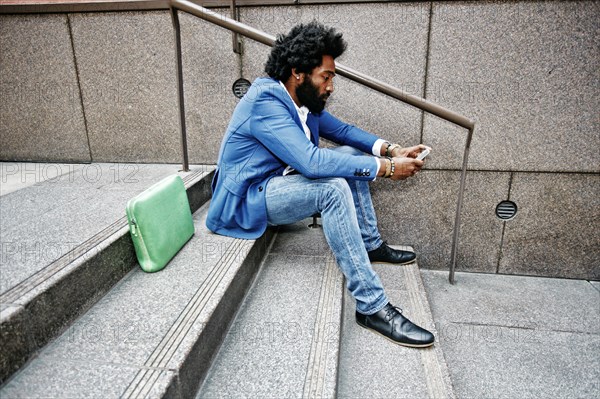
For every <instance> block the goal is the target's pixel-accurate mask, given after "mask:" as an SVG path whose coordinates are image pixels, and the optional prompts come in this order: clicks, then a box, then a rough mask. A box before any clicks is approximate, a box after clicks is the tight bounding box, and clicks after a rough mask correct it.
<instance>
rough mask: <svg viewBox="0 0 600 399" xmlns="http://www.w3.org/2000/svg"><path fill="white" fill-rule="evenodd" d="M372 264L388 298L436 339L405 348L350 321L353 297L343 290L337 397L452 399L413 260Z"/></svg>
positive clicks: (449, 381)
mask: <svg viewBox="0 0 600 399" xmlns="http://www.w3.org/2000/svg"><path fill="white" fill-rule="evenodd" d="M395 248H398V249H409V250H412V248H411V247H402V246H398V247H395ZM373 267H374V269H375V271H376V272H377V274H378V275H379V277H380V278H381V281H382V283H383V286H384V287H385V288H386V293H387V295H388V297H389V298H390V302H391V303H392V304H394V305H395V306H398V307H400V308H401V309H403V314H404V315H405V316H406V317H408V318H409V319H410V320H411V321H413V322H414V323H416V324H418V325H420V326H422V327H424V328H426V329H428V330H429V331H431V332H433V334H434V335H435V337H436V343H435V344H434V345H433V346H432V347H430V348H425V349H415V348H408V347H404V346H400V345H396V344H394V343H392V342H390V341H389V340H387V339H386V338H384V337H382V336H380V335H378V334H374V333H373V332H371V331H368V330H366V329H365V328H362V327H361V326H359V325H358V324H357V323H356V321H355V307H354V300H353V299H352V298H351V297H350V295H349V294H347V293H345V298H344V309H345V311H344V319H343V328H342V340H341V349H340V366H339V369H340V371H339V381H338V384H339V385H338V397H340V398H367V397H368V398H436V399H438V398H454V397H455V394H454V389H453V386H452V381H451V379H450V374H449V372H448V366H447V364H446V360H445V358H444V354H443V350H442V345H440V342H439V334H438V332H437V330H436V326H435V323H434V320H433V316H432V314H431V309H430V306H429V302H428V299H427V295H426V292H425V288H424V286H423V281H422V279H421V273H420V270H419V267H418V264H417V263H413V264H410V265H405V266H393V265H383V264H374V265H373ZM365 376H368V377H366V378H365ZM373 376H375V377H373Z"/></svg>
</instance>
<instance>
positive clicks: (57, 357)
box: [0, 205, 272, 398]
mask: <svg viewBox="0 0 600 399" xmlns="http://www.w3.org/2000/svg"><path fill="white" fill-rule="evenodd" d="M207 206H208V205H205V206H203V207H202V208H200V210H198V211H197V212H196V213H195V214H194V224H195V227H196V234H195V235H194V236H193V237H192V239H191V240H190V241H189V242H188V243H187V244H186V245H185V246H184V248H183V249H182V250H181V251H180V252H179V253H178V254H177V255H176V256H175V258H174V259H173V260H172V261H171V262H170V263H169V264H168V265H167V267H166V268H165V269H163V270H162V271H160V272H157V273H152V274H148V273H144V272H143V271H142V270H141V269H140V268H139V267H136V268H134V269H133V270H131V271H130V272H129V273H128V274H127V276H126V277H125V278H123V279H122V280H121V281H120V282H119V283H118V284H117V285H116V286H115V287H113V289H111V290H110V291H109V292H108V293H107V294H106V295H105V296H104V297H103V298H102V299H101V300H100V301H99V302H98V303H96V304H95V305H94V306H93V307H92V308H91V309H90V310H89V311H88V312H86V313H85V314H84V315H83V316H81V317H80V318H79V319H78V320H76V321H75V322H74V323H73V324H72V325H71V326H69V328H68V329H67V330H66V331H65V332H64V333H63V334H62V335H61V336H59V337H58V338H57V339H56V340H55V341H54V342H52V343H50V344H49V345H47V346H46V347H45V348H44V349H43V350H42V351H40V352H39V354H38V355H37V356H36V358H35V359H33V360H32V361H30V362H29V363H28V364H27V365H26V366H25V367H24V368H22V369H21V370H20V371H19V372H18V373H16V374H15V375H13V377H12V378H11V379H10V380H9V381H8V382H7V383H6V384H5V386H3V388H2V390H1V391H0V396H1V397H2V398H16V397H27V398H42V397H44V398H48V397H52V398H58V397H60V398H75V397H76V398H83V397H102V398H117V397H119V398H121V397H126V398H141V397H149V398H162V397H175V398H189V397H192V396H193V395H194V394H195V392H196V390H197V389H198V384H199V383H200V381H201V380H202V378H203V375H204V373H205V372H206V370H207V369H208V366H209V364H210V361H211V358H212V357H213V355H214V353H215V352H216V350H217V349H218V348H219V346H220V344H221V341H222V339H223V337H224V335H225V331H226V330H227V327H228V324H229V323H230V321H231V319H232V317H233V315H234V312H235V311H236V310H237V308H238V307H239V304H240V303H241V300H242V298H243V296H244V294H245V292H246V290H247V287H248V286H249V285H250V284H251V282H252V279H253V277H254V276H255V273H256V270H257V269H258V265H259V264H260V261H261V259H262V257H263V256H264V254H265V252H266V249H267V244H268V243H269V239H270V238H271V237H272V233H271V231H270V230H269V231H268V232H267V233H266V234H265V235H264V236H263V237H261V238H260V239H258V240H256V241H254V240H239V239H233V238H229V237H223V236H218V235H215V234H212V233H210V232H209V231H208V230H207V229H206V227H205V217H206V211H207Z"/></svg>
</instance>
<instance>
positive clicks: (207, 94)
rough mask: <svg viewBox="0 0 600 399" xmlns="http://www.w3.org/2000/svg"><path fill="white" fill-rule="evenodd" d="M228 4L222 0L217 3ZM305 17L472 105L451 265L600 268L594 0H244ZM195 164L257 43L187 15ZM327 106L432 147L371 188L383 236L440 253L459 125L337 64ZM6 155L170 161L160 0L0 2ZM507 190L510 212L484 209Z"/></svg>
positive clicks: (432, 89) (417, 81) (578, 272)
mask: <svg viewBox="0 0 600 399" xmlns="http://www.w3.org/2000/svg"><path fill="white" fill-rule="evenodd" d="M217 11H220V12H223V13H225V14H228V13H229V11H228V10H217ZM313 18H316V19H318V20H319V21H321V22H323V23H325V24H327V25H334V26H336V27H338V29H339V30H340V31H342V32H343V33H344V37H345V38H346V39H347V40H348V42H349V48H348V51H347V52H346V53H345V54H344V55H343V56H342V57H340V59H339V62H340V63H343V64H344V65H346V66H349V67H351V68H353V69H357V70H359V71H361V72H364V73H366V74H369V75H371V76H374V77H376V78H378V79H380V80H383V81H385V82H388V83H390V84H392V85H395V86H397V87H399V88H401V89H403V90H405V91H407V92H410V93H412V94H415V95H418V96H422V97H426V98H427V99H429V100H432V101H434V102H437V103H439V104H440V105H443V106H445V107H447V108H449V109H452V110H454V111H457V112H459V113H462V114H463V115H465V116H467V117H469V118H472V119H475V120H476V121H477V125H476V129H475V133H474V137H473V143H472V149H471V155H470V161H469V173H468V178H467V188H466V192H465V195H466V197H465V205H464V211H463V222H462V225H461V239H460V251H459V257H458V270H468V271H481V272H490V273H509V274H531V275H540V276H558V277H570V278H588V279H596V280H597V279H600V200H599V198H600V151H599V148H600V118H599V112H598V110H599V109H600V72H599V71H600V56H599V54H600V51H599V50H600V48H599V45H598V43H600V22H599V21H600V3H598V2H594V1H579V2H559V1H546V2H513V1H490V2H488V1H479V2H433V3H429V2H416V3H372V4H368V3H366V4H337V5H312V6H281V7H244V8H240V20H241V21H242V22H244V23H246V24H248V25H251V26H253V27H256V28H258V29H261V30H264V31H266V32H268V33H273V34H275V33H282V32H287V31H288V30H289V29H290V28H291V27H292V26H293V25H295V24H296V23H298V22H300V21H304V22H307V21H310V20H312V19H313ZM180 20H181V27H182V45H183V62H184V81H185V100H186V121H187V127H188V141H189V148H190V150H189V152H190V161H191V163H215V162H216V157H217V152H218V148H219V143H220V141H221V137H222V135H223V132H224V130H225V128H226V125H227V123H228V116H229V115H230V114H231V112H232V110H233V108H234V107H235V105H236V103H237V101H238V100H237V99H236V98H235V97H234V96H233V94H232V92H231V85H232V84H233V82H234V81H235V80H236V79H237V78H239V77H244V78H246V79H249V80H250V81H252V80H253V79H255V78H256V77H259V76H261V75H262V74H263V72H262V70H263V65H264V61H265V59H266V55H267V53H268V48H267V47H266V46H264V45H261V44H258V43H254V42H252V41H250V40H249V39H242V41H243V46H244V54H243V56H239V55H236V54H234V53H233V52H232V50H231V34H230V33H229V32H228V31H226V30H224V29H222V28H219V27H216V26H211V25H209V24H208V23H206V22H204V21H201V20H199V19H196V18H195V17H193V16H190V15H188V14H184V13H180ZM336 80H337V84H336V92H335V93H334V95H333V97H332V98H331V99H330V104H329V110H330V111H331V112H332V113H334V114H336V115H337V116H338V117H340V118H341V119H343V120H346V121H347V122H350V123H353V124H356V125H359V126H361V127H363V128H365V129H367V130H370V131H372V132H374V133H376V134H379V135H381V136H382V137H385V138H387V139H388V140H390V141H395V142H398V143H401V144H406V145H409V144H410V145H412V144H416V143H418V142H423V143H425V144H427V145H430V146H432V147H433V152H432V154H431V156H430V158H429V161H428V163H427V169H426V170H425V171H424V172H423V173H421V174H419V175H418V176H417V177H416V178H414V179H410V180H408V181H405V182H402V183H398V184H392V183H391V182H389V181H383V180H378V181H377V182H375V183H374V185H373V194H374V199H375V202H376V206H377V209H378V216H379V224H380V226H381V230H382V233H383V235H384V239H386V240H388V241H389V242H390V243H402V244H408V245H412V246H414V247H415V248H416V250H417V251H418V253H419V259H420V265H421V266H422V267H425V268H431V269H445V268H447V267H448V264H449V258H450V244H451V238H452V237H451V236H452V227H453V221H454V212H455V207H456V197H457V191H458V181H459V176H460V172H459V171H458V169H459V168H460V164H461V159H462V152H463V148H464V143H465V138H466V131H465V130H464V129H461V128H457V127H455V126H453V125H451V124H449V123H447V122H445V121H443V120H440V119H438V118H436V117H433V116H431V115H424V114H423V113H422V112H421V111H419V110H417V109H415V108H413V107H410V106H407V105H405V104H402V103H400V102H398V101H396V100H392V99H389V98H386V97H385V96H383V95H380V94H378V93H376V92H373V91H371V90H370V89H366V88H364V87H361V86H359V85H357V84H355V83H353V82H350V81H348V80H345V79H344V78H341V77H338V78H336ZM0 85H1V86H0V87H1V90H2V93H1V94H2V95H1V97H2V109H1V111H0V116H1V118H0V135H1V138H2V145H1V146H0V159H1V160H7V161H8V160H11V161H12V160H18V161H44V162H90V161H94V162H166V163H179V162H181V155H180V151H181V150H180V143H179V133H178V120H177V115H178V114H177V106H176V105H177V92H176V76H175V52H174V39H173V28H172V24H171V19H170V15H169V13H168V11H142V12H106V13H68V14H39V15H1V16H0ZM502 200H512V201H514V202H515V203H516V204H517V207H518V212H517V215H516V216H515V218H514V219H512V220H509V221H502V220H500V219H498V218H497V217H496V216H495V208H496V205H497V204H498V203H499V202H500V201H502Z"/></svg>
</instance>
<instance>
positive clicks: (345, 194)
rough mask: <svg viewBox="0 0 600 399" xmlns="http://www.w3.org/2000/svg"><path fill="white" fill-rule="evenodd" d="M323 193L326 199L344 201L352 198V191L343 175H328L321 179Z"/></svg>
mask: <svg viewBox="0 0 600 399" xmlns="http://www.w3.org/2000/svg"><path fill="white" fill-rule="evenodd" d="M322 183H323V185H324V188H323V193H324V194H325V197H326V199H330V200H340V201H346V200H348V199H351V198H352V191H350V186H349V185H348V182H347V181H346V179H344V178H343V177H330V178H327V179H322Z"/></svg>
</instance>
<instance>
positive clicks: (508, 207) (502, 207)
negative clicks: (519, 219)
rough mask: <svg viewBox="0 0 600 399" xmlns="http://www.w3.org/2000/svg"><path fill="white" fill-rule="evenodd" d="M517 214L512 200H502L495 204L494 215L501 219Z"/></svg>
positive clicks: (510, 217) (507, 218)
mask: <svg viewBox="0 0 600 399" xmlns="http://www.w3.org/2000/svg"><path fill="white" fill-rule="evenodd" d="M516 214H517V204H515V203H514V202H512V201H502V202H501V203H499V204H498V205H497V206H496V216H498V217H499V218H500V219H502V220H509V219H512V218H514V217H515V215H516Z"/></svg>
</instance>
